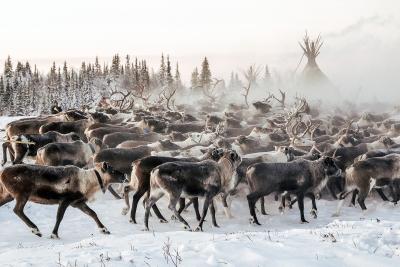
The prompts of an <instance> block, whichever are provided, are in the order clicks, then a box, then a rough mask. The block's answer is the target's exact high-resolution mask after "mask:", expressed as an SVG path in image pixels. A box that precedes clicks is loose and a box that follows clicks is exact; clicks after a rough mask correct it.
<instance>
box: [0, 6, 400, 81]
mask: <svg viewBox="0 0 400 267" xmlns="http://www.w3.org/2000/svg"><path fill="white" fill-rule="evenodd" d="M1 10H2V12H1V15H0V34H1V36H2V37H3V38H2V41H1V42H0V60H4V58H5V57H7V55H11V57H12V58H13V59H14V60H26V59H29V60H30V61H31V62H33V63H36V64H38V66H39V68H41V69H43V70H46V71H47V69H48V68H49V67H50V64H51V62H52V61H56V62H57V63H62V62H63V60H64V59H67V61H68V62H70V64H71V65H73V66H79V65H80V61H81V60H83V59H87V60H93V59H94V57H95V56H96V55H97V56H99V57H100V59H102V60H109V59H110V58H111V56H112V55H113V54H115V53H119V54H120V55H125V54H130V55H133V56H138V57H140V58H144V59H147V60H148V61H149V63H150V64H151V65H153V66H154V67H158V64H159V57H160V54H161V53H164V54H169V55H170V57H171V60H172V61H173V62H176V61H179V63H180V67H181V71H182V73H183V79H184V80H188V79H189V75H190V72H191V71H192V69H193V68H194V67H195V66H199V65H200V64H201V60H202V58H203V57H204V56H207V57H208V58H209V61H210V65H211V70H212V71H213V73H214V75H215V76H219V77H223V78H226V77H227V76H229V73H230V72H231V71H238V72H240V71H241V70H242V69H243V68H245V67H246V66H248V65H250V64H257V65H265V64H268V65H269V66H270V68H271V69H273V70H277V71H281V72H282V71H293V69H294V68H295V67H296V65H297V63H298V61H299V59H300V57H301V50H300V48H299V46H298V43H297V42H298V41H299V40H301V38H302V36H303V35H304V32H305V30H307V31H308V32H309V34H310V35H312V36H316V35H318V34H319V33H320V34H321V35H322V37H323V39H324V41H325V43H324V46H323V47H322V49H321V56H320V57H319V58H318V62H319V64H320V67H321V69H323V71H325V72H326V73H327V75H328V76H329V77H332V79H333V80H335V81H337V83H338V84H339V85H340V86H342V85H344V84H346V86H352V87H366V85H365V83H366V82H365V77H368V78H371V77H370V76H371V74H372V73H374V74H375V75H376V80H375V81H373V80H371V81H368V86H370V85H371V84H372V85H374V86H375V85H377V84H381V81H382V80H385V79H389V78H390V79H389V80H390V83H391V86H393V87H395V86H396V84H393V83H395V81H392V79H394V78H395V77H396V76H397V73H395V72H396V70H397V71H399V70H400V68H399V67H400V63H399V62H400V60H399V59H400V56H399V54H400V53H399V52H398V49H399V44H400V19H399V18H398V13H399V11H400V1H396V0H353V1H350V0H325V1H320V0H302V1H299V0H280V1H268V0H263V1H262V0H241V1H238V0H230V1H228V0H218V1H216V0H202V1H189V0H186V1H184V0H168V1H165V0H146V1H136V0H134V1H133V0H130V1H124V0H113V1H110V0H108V1H103V0H96V1H94V0H85V1H82V0H81V1H78V0H68V1H66V0H57V1H54V0H37V1H18V0H14V1H2V3H1ZM349 71H351V72H353V74H352V75H351V76H352V77H349ZM349 79H351V81H349ZM363 82H364V84H363ZM349 83H350V84H349ZM397 84H398V83H397ZM372 85H371V86H372Z"/></svg>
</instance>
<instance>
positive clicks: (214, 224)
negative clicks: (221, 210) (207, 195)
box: [210, 200, 219, 227]
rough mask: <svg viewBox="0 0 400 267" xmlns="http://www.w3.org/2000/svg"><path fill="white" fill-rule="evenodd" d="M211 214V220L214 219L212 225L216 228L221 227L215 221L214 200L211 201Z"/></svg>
mask: <svg viewBox="0 0 400 267" xmlns="http://www.w3.org/2000/svg"><path fill="white" fill-rule="evenodd" d="M210 204H211V205H210V212H211V219H212V224H213V226H214V227H219V226H218V224H217V220H216V219H215V207H214V200H211V203H210Z"/></svg>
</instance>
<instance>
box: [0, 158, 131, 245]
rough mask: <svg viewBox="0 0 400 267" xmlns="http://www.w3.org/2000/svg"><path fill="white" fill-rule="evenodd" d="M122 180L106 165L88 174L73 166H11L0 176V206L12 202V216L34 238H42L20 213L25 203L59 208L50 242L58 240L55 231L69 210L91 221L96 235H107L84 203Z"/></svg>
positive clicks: (106, 231)
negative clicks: (69, 208)
mask: <svg viewBox="0 0 400 267" xmlns="http://www.w3.org/2000/svg"><path fill="white" fill-rule="evenodd" d="M124 179H125V177H124V175H123V174H122V173H120V172H116V171H114V170H113V169H112V167H110V166H109V165H108V164H107V163H106V162H102V163H99V164H96V165H95V167H94V168H92V169H89V170H84V169H80V168H78V167H75V166H66V167H48V166H38V165H29V164H19V165H14V166H10V167H6V168H5V169H4V170H3V172H2V173H1V175H0V206H3V205H4V204H6V203H8V202H10V201H12V200H14V199H15V207H14V213H15V214H16V215H17V216H18V217H19V218H20V219H21V220H22V221H23V222H24V223H25V224H26V225H27V226H28V227H29V228H30V229H31V231H32V233H34V234H35V235H37V236H42V234H41V233H40V231H39V228H38V227H37V226H36V225H35V224H34V223H33V222H32V221H31V220H30V219H29V218H28V216H26V215H25V213H24V207H25V205H26V203H27V202H28V201H31V202H35V203H38V204H51V205H55V204H58V205H59V206H58V211H57V221H56V224H55V226H54V228H53V231H52V234H51V237H52V238H58V228H59V226H60V223H61V220H62V219H63V216H64V213H65V211H66V209H67V208H68V207H69V206H72V207H75V208H78V209H80V210H81V211H82V212H84V213H85V214H87V215H89V216H90V217H92V218H93V219H94V220H95V222H96V224H97V226H98V227H99V229H100V232H101V233H104V234H109V233H110V232H109V231H108V230H107V228H106V227H105V226H104V225H103V224H102V223H101V222H100V220H99V218H98V217H97V215H96V213H95V212H94V211H93V210H92V209H90V208H89V207H88V206H87V204H86V202H87V201H88V200H90V199H93V197H94V195H95V193H96V192H98V191H100V190H101V191H103V192H105V190H106V189H107V188H108V186H109V185H110V184H111V183H122V182H123V181H124Z"/></svg>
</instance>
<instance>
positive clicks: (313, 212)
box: [306, 193, 317, 219]
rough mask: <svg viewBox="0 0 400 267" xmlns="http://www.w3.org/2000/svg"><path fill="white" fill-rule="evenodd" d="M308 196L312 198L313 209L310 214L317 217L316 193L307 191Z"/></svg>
mask: <svg viewBox="0 0 400 267" xmlns="http://www.w3.org/2000/svg"><path fill="white" fill-rule="evenodd" d="M306 196H307V197H308V198H310V199H311V203H312V209H311V211H310V214H311V215H312V216H313V217H314V219H317V204H316V203H315V195H314V194H313V193H307V194H306Z"/></svg>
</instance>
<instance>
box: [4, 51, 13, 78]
mask: <svg viewBox="0 0 400 267" xmlns="http://www.w3.org/2000/svg"><path fill="white" fill-rule="evenodd" d="M12 76H13V69H12V62H11V57H10V56H8V57H7V60H6V62H5V63H4V77H5V78H6V79H7V80H8V79H11V78H12Z"/></svg>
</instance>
